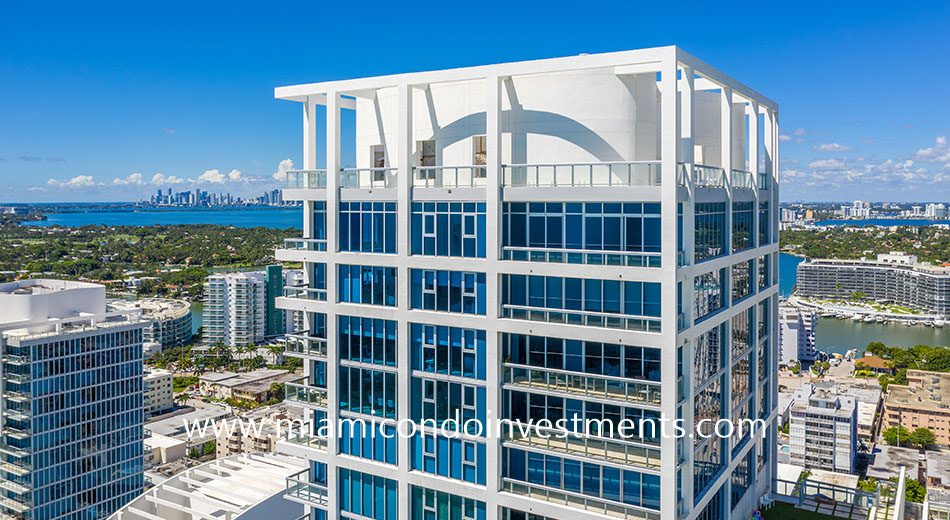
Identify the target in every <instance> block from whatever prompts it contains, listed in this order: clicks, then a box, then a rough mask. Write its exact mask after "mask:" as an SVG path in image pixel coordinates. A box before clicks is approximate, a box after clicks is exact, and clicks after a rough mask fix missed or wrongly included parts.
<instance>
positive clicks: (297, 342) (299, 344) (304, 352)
mask: <svg viewBox="0 0 950 520" xmlns="http://www.w3.org/2000/svg"><path fill="white" fill-rule="evenodd" d="M285 339H286V342H285V343H284V354H285V355H288V356H309V357H316V358H322V359H326V357H327V340H326V339H324V338H318V337H315V336H307V335H304V334H287V336H286V337H285Z"/></svg>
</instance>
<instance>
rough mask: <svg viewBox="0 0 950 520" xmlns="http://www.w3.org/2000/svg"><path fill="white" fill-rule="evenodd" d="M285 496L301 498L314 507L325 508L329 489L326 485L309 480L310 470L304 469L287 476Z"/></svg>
mask: <svg viewBox="0 0 950 520" xmlns="http://www.w3.org/2000/svg"><path fill="white" fill-rule="evenodd" d="M285 496H287V497H290V498H295V499H297V500H301V501H303V502H306V503H307V504H309V505H312V506H314V507H320V508H326V507H327V504H328V498H327V497H328V496H329V491H328V490H327V488H326V486H322V485H320V484H315V483H313V482H310V470H309V469H305V470H303V471H300V472H298V473H294V474H293V475H291V476H289V477H287V492H286V493H285Z"/></svg>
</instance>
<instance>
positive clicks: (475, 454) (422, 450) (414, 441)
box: [409, 433, 485, 485]
mask: <svg viewBox="0 0 950 520" xmlns="http://www.w3.org/2000/svg"><path fill="white" fill-rule="evenodd" d="M409 446H410V450H411V451H412V458H411V461H410V462H411V463H412V469H414V470H419V471H424V472H426V473H432V474H433V475H441V476H443V477H446V478H451V479H455V480H462V481H464V482H471V483H472V484H481V485H484V484H485V444H484V443H481V442H474V441H471V440H467V439H459V438H449V437H444V436H441V435H433V434H426V433H417V434H416V435H414V436H413V437H412V438H411V439H410V440H409Z"/></svg>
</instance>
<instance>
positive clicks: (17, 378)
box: [3, 371, 31, 383]
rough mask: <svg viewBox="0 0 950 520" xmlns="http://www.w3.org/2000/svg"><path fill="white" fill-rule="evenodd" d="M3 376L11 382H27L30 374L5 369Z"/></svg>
mask: <svg viewBox="0 0 950 520" xmlns="http://www.w3.org/2000/svg"><path fill="white" fill-rule="evenodd" d="M3 378H4V379H6V380H7V381H10V382H12V383H28V382H30V380H31V378H30V374H17V373H14V372H7V371H4V374H3Z"/></svg>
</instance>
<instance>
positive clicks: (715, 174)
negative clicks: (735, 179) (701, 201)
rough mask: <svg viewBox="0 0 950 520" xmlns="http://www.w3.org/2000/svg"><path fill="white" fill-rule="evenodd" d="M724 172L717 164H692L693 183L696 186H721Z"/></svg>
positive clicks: (723, 181)
mask: <svg viewBox="0 0 950 520" xmlns="http://www.w3.org/2000/svg"><path fill="white" fill-rule="evenodd" d="M725 177H726V173H725V171H723V169H722V168H719V167H717V166H705V165H702V164H694V165H693V185H694V186H696V187H697V188H722V187H724V186H725V182H726V179H725Z"/></svg>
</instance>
